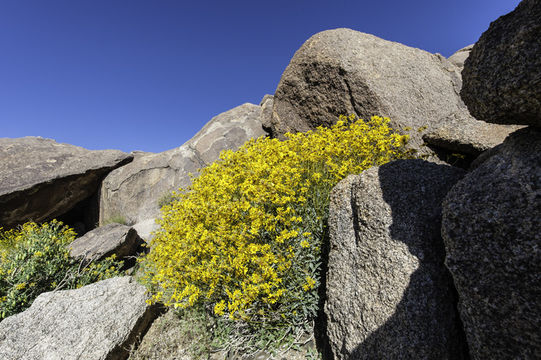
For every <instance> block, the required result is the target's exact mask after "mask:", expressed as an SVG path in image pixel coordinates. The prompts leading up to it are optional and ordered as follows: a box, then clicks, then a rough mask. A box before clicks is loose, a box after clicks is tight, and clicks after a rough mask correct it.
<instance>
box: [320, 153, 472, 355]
mask: <svg viewBox="0 0 541 360" xmlns="http://www.w3.org/2000/svg"><path fill="white" fill-rule="evenodd" d="M463 173H464V171H463V170H461V169H457V168H453V167H451V166H448V165H437V164H434V163H429V162H426V161H422V160H399V161H395V162H392V163H389V164H386V165H383V166H381V167H374V168H371V169H368V170H366V171H364V172H363V173H361V174H360V175H350V176H348V177H347V178H346V179H344V180H342V181H341V182H340V183H339V184H338V185H337V186H336V187H335V188H334V189H333V191H332V194H331V203H330V213H329V231H330V252H329V262H328V272H327V286H326V287H327V300H326V303H325V314H326V318H327V336H328V338H329V342H330V346H331V350H332V353H333V355H334V358H335V359H461V358H462V356H463V349H464V344H463V342H462V341H461V330H460V324H459V318H458V313H457V311H456V308H455V301H456V299H455V295H454V288H453V284H452V280H451V277H450V276H449V273H448V271H447V269H446V268H445V266H444V258H445V252H444V245H443V241H442V239H441V235H440V224H441V201H442V200H443V198H444V196H445V194H446V193H447V191H449V189H450V188H451V187H452V185H453V184H455V183H456V182H457V181H458V180H459V179H460V178H461V177H462V175H463Z"/></svg>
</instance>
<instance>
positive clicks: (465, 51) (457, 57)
mask: <svg viewBox="0 0 541 360" xmlns="http://www.w3.org/2000/svg"><path fill="white" fill-rule="evenodd" d="M473 45H474V44H471V45H468V46H466V47H463V48H462V49H460V50H458V51H457V52H455V53H454V54H453V55H451V56H449V57H448V58H447V60H449V61H450V62H451V64H453V65H454V66H456V67H457V68H459V70H460V71H462V69H464V61H466V59H467V58H468V56H470V52H471V49H472V48H473Z"/></svg>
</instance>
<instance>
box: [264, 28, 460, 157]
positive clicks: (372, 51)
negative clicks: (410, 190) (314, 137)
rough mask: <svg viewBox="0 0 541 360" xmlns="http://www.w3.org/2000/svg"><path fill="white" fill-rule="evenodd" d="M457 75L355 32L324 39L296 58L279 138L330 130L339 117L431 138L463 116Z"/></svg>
mask: <svg viewBox="0 0 541 360" xmlns="http://www.w3.org/2000/svg"><path fill="white" fill-rule="evenodd" d="M460 86H461V81H460V76H459V73H458V71H457V68H456V67H455V66H454V65H453V64H451V63H450V62H449V61H447V59H445V58H443V57H442V56H440V55H434V54H430V53H428V52H426V51H423V50H419V49H415V48H411V47H408V46H405V45H402V44H399V43H396V42H391V41H386V40H383V39H380V38H378V37H375V36H373V35H369V34H364V33H361V32H357V31H353V30H350V29H335V30H328V31H323V32H320V33H318V34H316V35H314V36H312V37H311V38H310V39H308V40H307V41H306V42H305V43H304V45H302V47H301V48H300V49H299V50H298V51H297V52H296V53H295V56H294V57H293V59H292V60H291V62H290V63H289V65H288V67H287V68H286V70H285V71H284V73H283V75H282V78H281V80H280V83H279V84H278V88H277V89H276V93H275V95H274V111H273V117H272V134H273V135H274V136H278V137H280V136H281V135H283V134H284V133H285V132H287V131H291V132H299V131H307V130H310V129H314V128H316V127H317V126H319V125H322V126H329V125H331V124H333V123H334V122H336V120H338V115H339V114H352V113H355V114H357V115H358V116H359V117H361V118H364V119H369V118H370V117H371V116H372V115H380V116H387V117H390V118H391V125H392V126H393V127H395V128H405V127H411V128H412V129H413V130H414V131H411V133H410V135H411V143H412V145H413V146H414V147H419V146H420V145H421V144H422V142H423V141H422V139H421V135H420V134H419V133H418V132H417V131H415V130H417V129H418V128H420V127H422V126H427V128H428V130H429V131H430V130H432V129H433V127H434V126H435V125H439V124H437V121H438V120H440V119H442V118H444V117H445V116H447V115H449V114H451V113H453V112H455V111H457V110H459V109H460V108H464V104H463V103H462V101H461V100H460V98H459V96H458V93H459V91H460Z"/></svg>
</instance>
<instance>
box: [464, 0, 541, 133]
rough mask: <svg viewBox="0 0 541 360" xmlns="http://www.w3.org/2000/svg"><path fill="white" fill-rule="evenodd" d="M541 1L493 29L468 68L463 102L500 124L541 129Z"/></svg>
mask: <svg viewBox="0 0 541 360" xmlns="http://www.w3.org/2000/svg"><path fill="white" fill-rule="evenodd" d="M540 54H541V1H540V0H524V1H522V2H521V3H520V4H519V5H518V6H517V8H516V9H515V10H514V11H512V12H511V13H509V14H507V15H505V16H502V17H500V18H499V19H497V20H496V21H494V22H492V23H491V24H490V27H489V28H488V30H487V31H485V32H484V33H483V35H481V37H480V38H479V41H477V43H476V44H475V46H474V47H473V49H472V50H471V53H470V56H469V57H468V58H467V59H466V61H465V63H464V70H463V71H462V77H463V80H464V84H463V87H462V91H461V93H460V94H461V96H462V99H463V100H464V102H465V103H466V105H467V106H468V109H469V110H470V112H471V114H472V115H473V116H475V117H476V118H477V119H479V120H484V121H487V122H491V123H496V124H523V125H533V126H538V127H539V126H541V56H540Z"/></svg>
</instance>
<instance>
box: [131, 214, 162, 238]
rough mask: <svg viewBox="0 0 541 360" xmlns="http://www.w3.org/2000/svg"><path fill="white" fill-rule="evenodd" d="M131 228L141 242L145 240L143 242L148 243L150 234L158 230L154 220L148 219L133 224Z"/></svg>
mask: <svg viewBox="0 0 541 360" xmlns="http://www.w3.org/2000/svg"><path fill="white" fill-rule="evenodd" d="M133 228H134V229H135V230H136V231H137V234H138V235H139V236H140V237H141V238H142V239H143V240H145V242H149V241H150V240H152V233H153V232H154V231H156V230H158V229H159V228H160V227H159V226H158V224H157V223H156V219H148V220H144V221H141V222H138V223H137V224H134V225H133Z"/></svg>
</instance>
